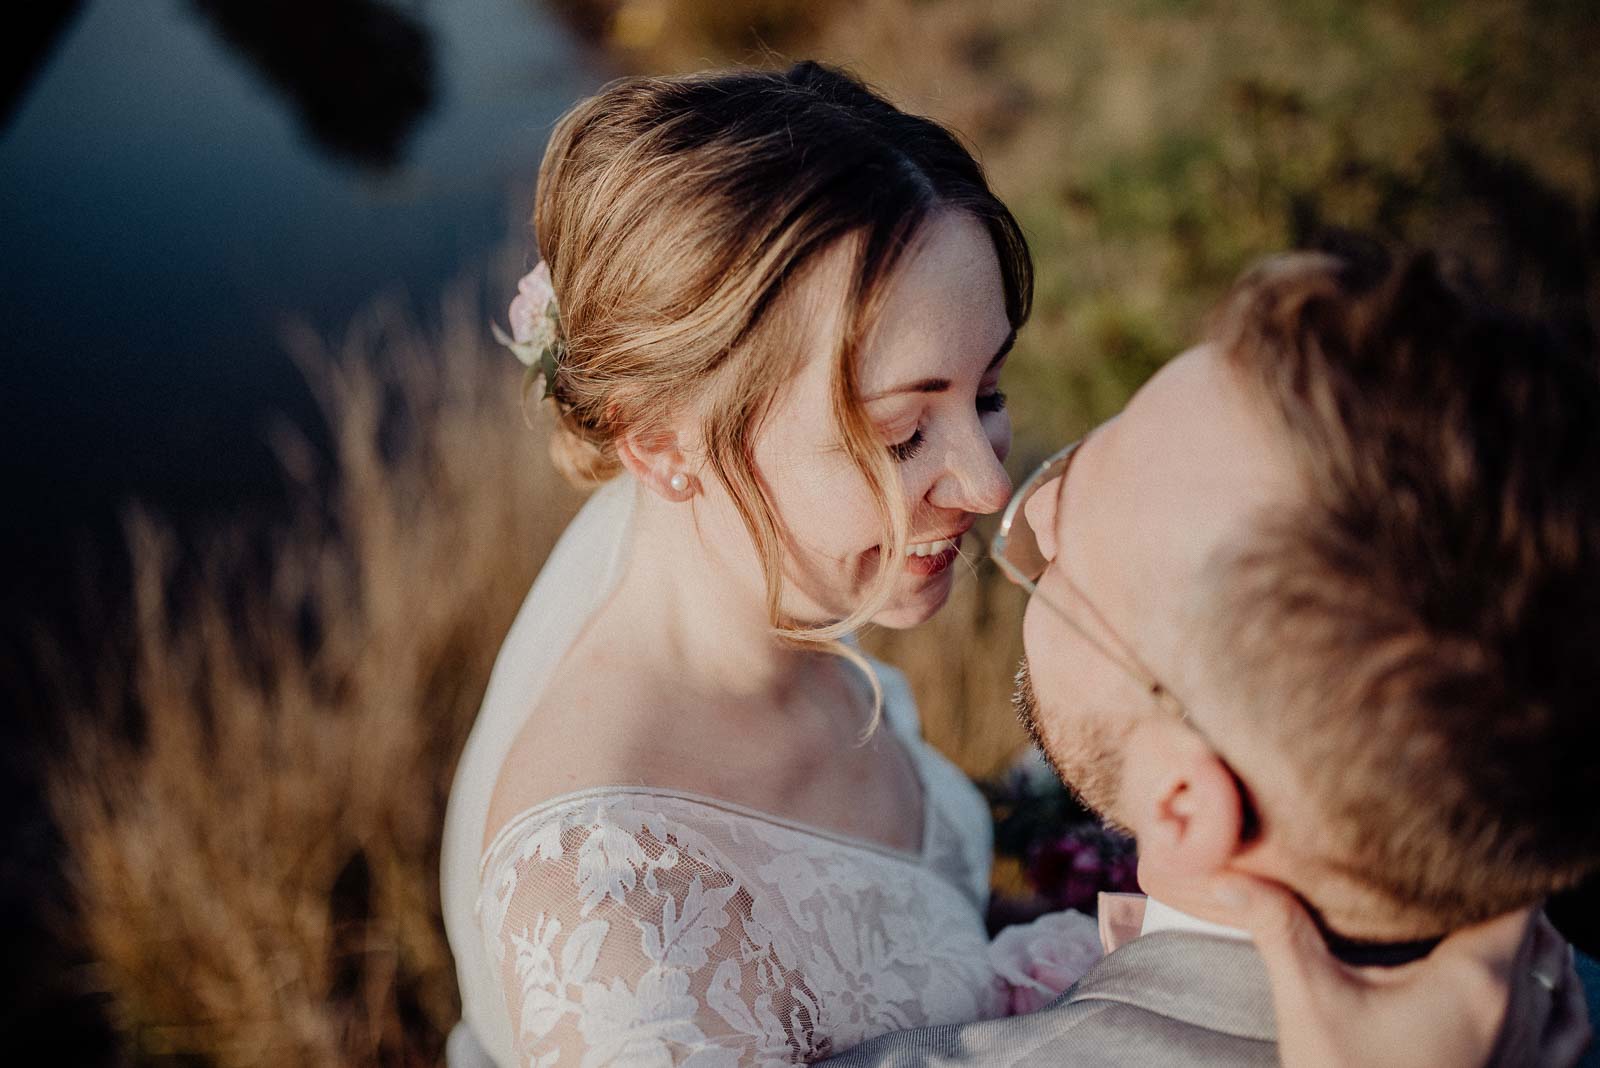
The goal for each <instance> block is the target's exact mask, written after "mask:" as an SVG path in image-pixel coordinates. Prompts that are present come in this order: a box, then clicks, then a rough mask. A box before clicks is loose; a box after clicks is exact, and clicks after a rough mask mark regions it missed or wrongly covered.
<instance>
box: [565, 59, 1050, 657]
mask: <svg viewBox="0 0 1600 1068" xmlns="http://www.w3.org/2000/svg"><path fill="white" fill-rule="evenodd" d="M941 209H950V210H957V211H964V212H967V213H969V214H971V215H972V216H974V217H976V218H977V219H979V220H980V221H981V222H983V223H984V224H985V226H986V227H987V229H988V231H989V233H990V235H991V237H992V238H993V240H994V244H995V250H996V252H997V254H998V258H999V261H1000V269H1001V274H1002V277H1003V281H1004V289H1005V297H1006V313H1007V316H1008V318H1009V319H1010V321H1011V323H1012V325H1013V326H1020V325H1021V324H1022V322H1023V321H1024V320H1025V319H1026V318H1027V315H1028V311H1029V307H1030V304H1031V300H1032V287H1033V283H1032V265H1031V261H1030V259H1029V256H1028V249H1027V244H1026V241H1025V240H1024V238H1023V236H1022V232H1021V229H1020V228H1019V227H1018V225H1017V222H1016V220H1015V219H1014V218H1013V217H1012V216H1011V213H1010V212H1009V211H1008V210H1007V209H1006V208H1005V206H1004V205H1003V204H1001V203H1000V201H999V200H998V199H997V198H996V197H995V195H994V194H993V192H991V191H990V189H989V187H988V185H987V183H986V181H985V179H984V177H983V173H982V170H981V168H980V167H979V165H978V163H977V162H976V161H975V160H974V159H973V157H972V155H971V153H970V152H968V151H967V150H966V149H965V148H963V147H962V145H961V144H960V143H959V142H958V141H957V140H956V139H955V137H954V136H952V135H951V134H950V132H949V131H947V130H945V129H944V128H943V127H941V126H939V125H938V124H937V123H935V122H933V121H931V120H929V119H925V118H921V117H919V116H914V115H908V114H906V113H904V112H902V111H900V110H898V109H897V108H895V107H894V106H893V105H891V104H890V103H888V102H887V101H886V100H884V99H883V98H882V97H880V96H878V95H877V94H875V93H874V92H872V91H871V90H869V89H868V88H867V87H866V86H864V85H863V84H861V83H860V82H859V81H857V80H856V79H855V78H853V77H851V76H850V75H848V74H845V73H843V72H841V71H837V70H833V69H830V68H828V67H824V66H821V65H819V64H816V63H810V62H807V63H800V64H798V65H796V66H794V67H793V68H791V69H789V70H787V71H783V72H777V71H753V70H737V71H722V72H713V73H708V74H696V75H689V76H684V77H672V78H629V79H623V80H621V81H617V82H613V83H612V84H610V85H609V86H607V87H605V88H604V89H603V90H601V92H600V93H599V94H598V95H596V96H594V97H592V98H590V99H588V100H585V101H583V102H582V103H580V104H579V105H578V106H577V107H575V108H573V109H572V110H571V111H570V112H568V113H567V115H566V116H565V117H563V118H562V120H561V121H560V123H559V124H558V125H557V127H556V130H555V133H554V135H553V137H552V138H551V141H550V145H549V147H548V148H547V149H546V151H545V156H544V162H543V164H542V165H541V167H540V169H539V187H538V195H537V202H536V207H535V211H534V220H533V222H534V229H535V232H536V234H537V236H538V243H539V249H540V252H541V254H542V255H543V258H544V260H545V261H546V262H547V263H548V265H549V267H550V273H551V279H552V283H553V285H554V288H555V292H556V296H557V301H558V304H559V306H560V309H561V324H562V332H563V335H564V342H565V347H564V350H563V352H562V355H561V359H560V362H559V365H558V368H557V373H556V375H555V378H554V381H553V382H551V383H550V388H549V397H550V401H549V403H552V404H553V405H554V407H555V408H556V410H557V412H558V424H557V429H556V431H555V434H554V436H553V439H552V441H551V451H552V454H553V455H554V457H555V459H556V462H557V464H558V466H559V467H560V468H561V469H562V470H563V471H564V472H565V473H566V474H567V475H568V476H569V477H570V478H572V479H573V480H575V481H576V482H578V483H579V484H591V485H592V484H595V483H598V482H601V481H604V480H606V479H609V478H611V477H612V476H613V475H615V474H617V473H618V471H619V470H620V463H619V461H618V458H617V450H616V443H617V441H618V439H619V438H621V437H622V436H623V435H625V434H628V433H639V432H643V433H649V432H650V431H651V430H652V429H653V428H656V427H659V426H661V425H662V424H663V423H664V422H665V421H666V420H667V419H669V418H672V417H675V416H678V415H680V414H681V413H682V412H684V411H686V410H689V409H690V407H691V406H698V407H699V409H700V410H702V411H704V412H705V413H706V415H705V420H704V424H703V426H702V430H703V438H704V442H705V447H706V451H707V459H708V462H709V465H710V468H711V470H712V471H713V472H714V473H715V475H716V477H717V478H718V479H719V480H720V482H721V483H722V484H723V485H724V486H725V487H726V488H727V491H728V493H729V494H730V496H731V497H732V499H733V501H734V503H735V504H736V506H737V507H738V509H739V512H740V515H741V516H742V518H743V520H744V523H745V525H746V527H747V528H748V530H749V533H750V536H751V538H752V539H753V541H754V543H755V545H756V547H757V550H758V554H759V556H760V558H761V561H762V567H763V571H764V574H765V580H766V594H767V608H768V614H769V617H770V618H771V621H772V625H773V626H774V628H776V629H777V631H778V632H779V633H780V634H782V635H784V636H786V637H788V638H790V639H792V640H794V641H798V642H808V643H818V644H823V645H827V646H830V647H833V648H835V650H836V651H841V652H843V653H844V654H845V655H846V656H849V657H850V659H852V660H855V661H856V662H857V663H860V664H862V665H863V666H865V664H864V662H863V661H862V660H861V658H860V657H859V655H858V654H855V653H854V651H853V650H849V649H848V648H846V647H844V646H842V645H839V643H838V639H839V638H840V637H842V636H843V635H845V634H847V633H849V632H850V631H852V630H854V629H855V628H857V627H859V626H860V625H861V624H862V623H864V622H866V621H867V620H868V619H869V618H870V617H871V616H873V615H874V614H876V613H877V612H878V611H879V610H880V609H881V607H882V606H883V604H884V603H885V602H886V601H887V598H888V597H889V595H890V591H891V586H892V583H893V581H894V578H895V570H894V569H893V567H892V564H893V562H894V561H896V560H898V559H899V558H900V557H901V556H902V555H903V554H904V547H905V542H906V538H907V536H908V534H909V530H908V526H909V519H910V517H909V514H908V508H907V505H906V502H905V501H904V494H903V492H901V490H900V486H899V480H898V479H899V476H898V473H897V472H896V470H895V466H894V463H893V461H892V459H891V458H890V457H889V455H888V453H887V451H886V450H885V448H884V446H883V443H882V441H881V440H880V439H879V437H878V435H877V434H876V433H875V431H874V429H873V426H872V424H871V423H870V422H869V420H868V419H867V417H866V415H865V413H864V412H863V410H862V406H861V403H860V399H859V392H858V389H857V378H856V371H857V368H856V365H857V354H858V352H859V350H860V348H861V345H862V343H863V340H864V339H865V338H866V337H867V335H868V333H869V332H870V329H871V327H872V324H873V322H874V320H875V317H876V316H877V314H878V312H879V309H880V307H881V304H882V302H883V299H884V295H885V291H886V289H887V286H886V282H887V280H888V279H889V277H890V275H891V274H892V272H893V269H894V267H895V265H896V264H897V262H898V261H899V259H900V257H901V256H902V255H903V254H904V252H905V251H906V249H907V248H908V246H909V245H910V243H911V242H912V241H913V240H914V238H915V237H916V235H917V233H918V230H919V227H920V226H921V225H922V224H923V222H924V221H925V220H927V219H928V218H929V217H930V215H931V214H932V213H933V212H934V211H936V210H941ZM847 239H849V244H848V248H849V252H850V282H849V286H848V292H847V295H846V307H845V309H844V310H845V314H844V316H842V322H843V324H844V325H843V328H842V330H841V331H840V336H839V337H838V338H836V339H835V353H834V359H835V373H834V376H833V391H832V411H833V417H834V420H835V422H836V423H837V426H838V429H839V432H840V437H841V441H842V444H843V446H844V448H845V449H846V451H847V452H848V454H849V456H850V457H851V458H852V460H853V461H854V463H855V465H856V467H857V468H858V469H859V470H860V471H861V474H862V476H863V477H864V478H865V479H866V482H867V484H868V486H869V487H870V489H871V492H872V494H873V496H874V497H875V498H876V500H877V502H878V504H879V506H880V509H881V512H882V515H883V517H884V527H883V537H882V544H883V545H884V546H885V551H884V552H883V553H882V554H881V559H882V566H881V567H880V571H879V575H878V579H877V581H876V582H875V584H874V586H873V588H872V590H871V592H870V593H869V595H868V596H867V597H866V598H865V599H864V601H863V603H862V604H861V605H860V606H858V607H857V608H856V609H855V610H854V611H853V612H852V613H851V614H850V616H849V617H848V618H846V619H844V620H841V621H839V622H837V623H832V624H828V625H825V626H806V625H801V624H799V623H797V622H795V621H793V620H789V619H786V618H784V615H783V612H782V609H781V603H782V591H783V580H782V564H783V557H782V552H781V549H780V542H781V539H780V537H779V523H778V518H777V516H776V514H775V513H774V510H773V508H772V505H771V502H770V501H769V500H768V499H767V497H766V495H765V493H764V492H763V491H762V488H761V482H760V480H759V478H758V477H757V475H756V472H755V470H754V467H753V465H752V460H751V446H752V443H753V440H754V437H755V435H756V432H757V430H758V429H759V427H760V425H761V422H762V419H763V417H764V416H765V415H766V413H767V412H768V410H769V409H770V407H771V404H772V402H773V399H774V397H775V396H776V395H777V393H778V391H779V390H780V388H781V387H782V386H783V385H784V384H785V383H786V382H788V381H789V380H790V378H791V377H792V375H793V374H794V372H795V371H796V370H798V367H799V365H800V360H799V359H798V358H797V357H796V355H795V353H794V352H793V350H792V348H789V347H786V346H785V344H784V342H785V341H786V340H789V339H786V338H784V337H783V336H781V335H782V334H783V329H782V327H783V326H784V325H785V323H784V320H785V319H787V318H789V317H787V316H781V315H774V314H773V310H774V308H775V306H777V305H778V304H779V303H780V302H781V298H782V297H783V295H784V293H785V287H786V286H787V285H788V284H789V283H790V282H791V281H793V280H795V279H796V278H797V277H799V276H800V275H801V274H802V273H803V271H804V270H805V269H806V268H807V267H809V266H810V265H812V264H814V263H816V262H817V260H818V259H819V257H820V256H821V255H822V254H823V253H825V252H827V251H828V250H830V249H835V248H838V247H840V244H841V242H845V241H846V240H847ZM890 549H892V550H893V551H889V550H890ZM868 677H869V678H871V677H872V676H871V672H870V671H869V672H868ZM874 689H876V682H875V680H874Z"/></svg>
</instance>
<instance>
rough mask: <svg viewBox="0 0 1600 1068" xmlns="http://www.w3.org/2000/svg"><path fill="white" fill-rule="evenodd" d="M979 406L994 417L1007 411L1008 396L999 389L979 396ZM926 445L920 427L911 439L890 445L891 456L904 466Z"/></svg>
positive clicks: (982, 410)
mask: <svg viewBox="0 0 1600 1068" xmlns="http://www.w3.org/2000/svg"><path fill="white" fill-rule="evenodd" d="M977 405H978V411H980V412H982V413H983V414H984V415H992V414H994V413H995V412H1003V411H1005V410H1006V395H1005V393H1004V392H1003V391H1001V390H998V389H997V390H994V391H993V392H991V393H982V394H979V396H978V401H977ZM926 444H927V439H926V438H925V437H924V436H923V433H922V428H921V427H920V426H919V427H917V429H916V430H915V431H913V432H912V434H911V436H910V437H909V438H906V439H905V440H904V441H897V442H895V443H894V444H892V445H890V446H889V455H890V456H892V457H894V460H895V462H896V463H901V464H903V463H906V462H907V461H909V460H913V459H915V458H916V456H917V454H918V453H920V452H921V451H922V447H923V446H924V445H926Z"/></svg>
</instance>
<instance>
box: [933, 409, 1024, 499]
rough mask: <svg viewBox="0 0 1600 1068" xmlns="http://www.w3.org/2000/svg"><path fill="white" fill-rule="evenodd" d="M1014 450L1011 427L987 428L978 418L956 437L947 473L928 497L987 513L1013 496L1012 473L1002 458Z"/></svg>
mask: <svg viewBox="0 0 1600 1068" xmlns="http://www.w3.org/2000/svg"><path fill="white" fill-rule="evenodd" d="M1010 451H1011V431H1010V428H1009V427H1007V428H1004V429H999V428H996V429H994V430H989V429H986V428H985V427H984V426H983V424H982V422H981V421H975V422H974V424H973V426H972V428H971V430H970V431H968V432H966V433H964V434H962V435H961V437H960V439H959V440H957V441H953V442H952V443H951V445H950V451H949V454H948V456H947V459H946V461H945V469H944V474H943V475H941V476H940V478H939V480H938V481H937V482H936V483H934V486H933V491H932V492H931V493H930V494H929V495H928V496H929V501H930V502H931V503H932V504H933V505H935V506H936V507H939V508H946V509H951V510H955V511H962V512H973V513H976V514H978V515H988V514H989V513H991V512H998V511H1000V509H1002V508H1004V507H1005V506H1006V502H1007V501H1009V500H1010V499H1011V476H1010V475H1008V474H1006V469H1005V466H1004V464H1003V462H1002V461H1004V460H1005V458H1006V454H1007V453H1009V452H1010Z"/></svg>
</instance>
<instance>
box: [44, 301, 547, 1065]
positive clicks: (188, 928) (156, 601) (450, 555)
mask: <svg viewBox="0 0 1600 1068" xmlns="http://www.w3.org/2000/svg"><path fill="white" fill-rule="evenodd" d="M468 307H469V302H467V301H465V300H464V299H458V300H456V301H455V303H454V305H453V306H452V307H450V308H447V309H446V315H445V317H444V322H445V326H444V327H443V330H442V333H441V334H440V335H439V336H424V334H423V333H421V332H420V331H419V330H418V329H417V328H416V327H415V326H414V325H410V324H408V323H406V322H404V321H403V320H402V319H401V318H400V317H399V316H398V315H397V314H395V313H394V312H393V311H392V310H384V309H382V308H379V309H376V310H374V312H373V313H372V314H371V315H370V316H368V317H366V319H365V321H363V322H359V323H357V324H355V325H354V326H353V327H352V328H351V330H350V332H349V335H348V336H347V337H346V338H345V339H344V340H343V341H342V342H341V343H340V344H339V345H338V346H337V347H336V348H335V349H332V350H330V349H328V348H327V347H325V346H324V345H323V344H322V342H320V341H319V340H318V339H316V338H314V337H312V336H310V335H305V334H302V335H301V336H299V337H297V338H296V339H295V340H294V344H295V347H296V350H297V352H298V354H299V355H300V358H301V360H302V362H303V363H304V365H305V366H306V367H307V368H308V369H309V371H310V373H311V375H312V377H313V379H314V381H315V383H316V385H317V387H318V391H319V393H320V395H321V397H322V399H323V401H324V402H325V404H326V409H327V416H328V419H329V422H330V423H331V425H332V426H333V428H334V430H335V434H336V463H337V471H338V477H337V482H336V483H335V484H334V485H333V486H332V487H331V491H330V492H328V493H327V494H326V495H325V496H324V495H323V494H321V493H319V492H318V491H316V490H315V489H314V488H313V487H312V486H310V485H309V484H307V485H305V486H304V487H303V488H302V495H303V497H304V506H303V508H302V510H301V511H300V513H299V520H298V522H297V523H296V524H295V525H294V526H292V527H291V528H289V529H288V530H285V531H281V532H279V533H277V534H276V535H274V536H273V538H272V539H271V542H270V544H269V545H267V546H265V547H264V551H262V549H263V547H262V546H259V545H257V546H256V547H255V548H251V547H249V546H248V544H247V539H244V538H240V537H237V536H235V537H224V538H220V539H219V541H218V542H217V544H215V545H213V546H211V547H209V548H208V549H206V550H204V551H203V552H202V554H201V563H200V566H199V568H198V571H194V572H191V573H188V574H187V575H186V577H184V578H176V577H175V575H174V572H175V567H174V560H175V556H176V554H175V547H174V546H173V545H172V544H171V541H170V539H169V538H168V537H167V536H166V535H165V534H164V533H163V531H162V529H161V527H160V525H159V524H158V523H156V522H153V521H151V520H148V519H138V520H136V521H134V522H133V523H132V524H131V527H130V535H131V536H130V549H131V552H132V555H133V561H134V568H135V575H136V588H135V606H136V618H135V626H134V633H135V635H136V638H137V646H136V648H135V649H134V650H133V653H132V658H131V663H129V664H128V665H127V673H126V676H125V677H122V678H117V677H109V678H107V679H106V680H105V685H104V686H103V687H102V690H101V694H102V698H103V700H104V704H105V706H106V707H104V708H101V709H99V710H83V711H82V714H81V715H80V718H79V719H78V720H77V722H78V723H80V724H81V725H82V726H81V728H80V729H79V730H78V731H77V732H76V733H75V737H76V743H77V744H76V746H75V748H74V751H73V752H72V754H71V765H70V767H68V768H67V769H64V773H63V774H61V775H59V776H58V777H57V779H56V790H55V797H54V802H55V807H56V811H57V812H58V814H59V819H60V823H61V826H62V829H63V833H64V835H65V837H66V840H67V843H68V845H69V847H70V850H71V854H72V862H73V871H72V877H73V879H74V884H75V887H76V891H77V895H78V899H79V902H78V903H79V906H80V911H81V916H82V923H83V925H84V936H85V939H86V941H87V943H88V945H89V947H90V949H91V952H92V955H93V956H94V957H95V958H96V959H97V960H98V966H97V981H98V983H99V984H101V985H102V986H103V988H104V989H105V990H107V991H109V992H110V994H111V995H112V999H111V1004H112V1005H113V1006H114V1011H115V1013H116V1016H117V1017H118V1019H117V1023H118V1025H119V1028H120V1029H121V1030H122V1032H123V1034H124V1035H125V1036H126V1038H127V1041H128V1044H129V1047H130V1050H129V1051H130V1053H131V1054H132V1055H133V1057H134V1058H135V1059H136V1060H137V1061H140V1062H143V1061H155V1060H164V1059H165V1058H166V1057H167V1056H169V1055H179V1056H182V1055H195V1056H197V1057H198V1058H199V1061H200V1062H202V1063H216V1064H221V1065H240V1066H244V1065H282V1064H303V1065H335V1064H374V1063H384V1064H405V1063H433V1062H434V1061H435V1060H436V1058H437V1055H438V1051H439V1048H440V1043H441V1042H442V1036H443V1034H444V1032H445V1030H447V1029H448V1027H449V1026H450V1025H451V1024H452V1023H453V1022H454V1020H455V1018H456V1015H457V1006H456V1002H455V987H454V979H453V974H452V969H451V963H450V958H449V954H448V950H447V947H446V946H445V943H444V936H443V928H442V926H441V921H440V918H439V905H438V879H437V865H438V850H439V834H440V825H441V819H442V813H443V803H444V798H445V796H446V791H447V789H448V786H449V778H450V774H451V772H452V770H453V766H454V760H455V755H456V753H457V752H458V751H459V748H460V746H461V744H462V742H463V741H464V740H465V732H466V730H467V728H468V727H469V726H470V724H471V720H472V717H473V715H474V714H475V713H476V711H477V706H478V702H479V700H480V698H481V696H482V691H483V687H484V685H485V684H486V682H487V679H488V672H489V668H490V666H491V664H492V661H493V657H494V654H495V652H496V649H497V647H498V645H499V642H500V640H501V638H502V637H503V635H504V632H505V630H506V628H507V627H508V626H509V625H510V621H511V619H512V617H513V615H514V614H515V611H516V609H517V607H518V606H519V605H520V603H521V600H522V598H523V596H524V595H525V594H526V592H527V588H528V585H529V583H530V582H531V581H532V578H533V576H534V574H535V572H536V570H537V568H538V565H539V562H540V561H541V560H542V558H543V555H544V553H545V551H546V550H547V548H548V546H549V545H550V544H551V543H552V542H553V540H554V538H555V536H556V535H557V534H558V533H559V531H560V528H561V525H562V523H563V522H564V520H565V517H566V516H568V515H569V514H570V513H571V511H572V510H573V509H574V507H575V505H576V502H577V498H576V496H575V495H574V494H573V493H572V492H571V491H569V490H567V489H566V488H565V487H564V484H563V483H561V482H560V480H559V479H558V478H557V477H556V476H555V475H554V473H553V472H552V471H551V470H550V469H549V467H548V464H547V461H546V459H545V452H544V449H543V446H542V442H540V441H539V440H538V437H537V435H535V434H532V433H530V432H528V431H527V430H526V429H525V428H524V427H523V426H522V425H521V422H520V420H519V417H518V413H517V408H516V397H517V380H518V376H517V374H516V369H515V368H514V366H511V367H508V366H505V365H506V363H507V361H505V360H504V359H503V358H502V354H500V353H499V352H497V351H496V352H490V351H489V348H490V347H491V346H489V345H486V338H485V337H484V336H483V331H482V330H481V328H480V325H479V324H478V323H477V322H475V320H474V317H473V316H472V315H470V314H469V313H468ZM380 369H381V370H380ZM304 450H305V446H304V445H303V444H298V443H296V442H295V441H294V440H293V439H285V441H284V442H283V451H284V454H285V458H286V461H287V463H288V466H289V468H290V469H291V470H302V471H304V470H308V469H309V468H308V463H307V459H308V458H307V457H306V456H305V455H304ZM235 533H236V534H237V533H238V532H235ZM124 688H126V689H124ZM124 701H128V702H131V703H132V704H133V705H134V706H135V707H136V709H137V712H138V716H137V719H138V723H139V725H140V727H139V730H138V731H136V732H135V734H134V736H133V737H129V736H128V735H127V734H126V733H125V732H123V731H122V730H120V729H118V726H117V725H118V720H117V718H116V716H115V715H114V711H115V707H116V706H117V705H118V704H120V703H121V702H124Z"/></svg>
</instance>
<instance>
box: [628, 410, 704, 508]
mask: <svg viewBox="0 0 1600 1068" xmlns="http://www.w3.org/2000/svg"><path fill="white" fill-rule="evenodd" d="M617 459H619V460H621V461H622V466H623V467H626V468H627V469H628V471H629V472H630V473H631V474H632V475H633V477H634V478H636V479H638V480H639V483H640V484H641V485H644V486H648V487H649V488H650V489H651V490H653V491H654V492H655V493H656V494H657V495H658V496H660V497H661V498H662V499H664V500H668V501H674V502H677V501H687V500H689V499H690V498H691V497H693V496H694V495H695V494H697V493H699V492H700V483H699V480H698V479H697V478H696V477H695V474H694V471H693V470H692V468H693V467H694V466H695V465H694V464H693V463H692V461H691V457H690V456H689V454H688V452H687V451H686V450H685V449H684V447H683V439H682V436H681V434H680V432H679V431H677V430H673V429H671V428H668V427H661V428H657V429H654V430H648V431H639V432H635V433H630V434H626V435H624V436H623V437H622V438H620V439H618V441H617Z"/></svg>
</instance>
